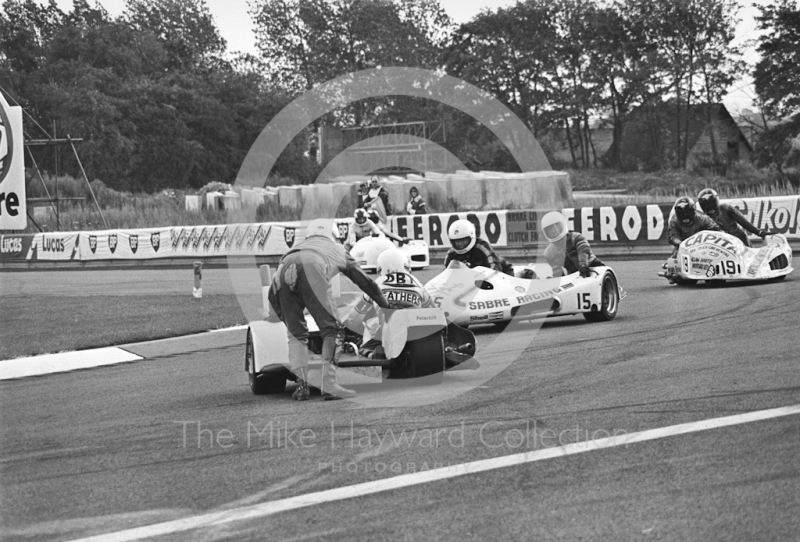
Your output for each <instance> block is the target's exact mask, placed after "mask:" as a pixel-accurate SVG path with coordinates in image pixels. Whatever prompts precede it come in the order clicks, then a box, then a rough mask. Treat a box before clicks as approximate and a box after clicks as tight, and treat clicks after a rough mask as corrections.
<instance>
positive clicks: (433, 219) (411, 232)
mask: <svg viewBox="0 0 800 542" xmlns="http://www.w3.org/2000/svg"><path fill="white" fill-rule="evenodd" d="M507 212H508V211H478V212H474V213H443V214H434V215H411V216H393V217H391V220H390V224H391V228H392V231H393V232H394V233H396V234H397V235H399V236H400V237H410V238H411V239H422V240H423V241H425V242H426V243H428V246H431V247H437V246H449V245H450V239H449V238H448V237H447V230H448V228H449V227H450V224H452V223H453V222H455V221H456V220H460V219H466V220H469V221H470V222H472V223H473V224H474V225H475V230H476V231H477V232H478V237H480V238H482V239H485V240H487V241H489V243H491V244H492V246H496V247H504V246H507V244H508V239H507V232H506V213H507Z"/></svg>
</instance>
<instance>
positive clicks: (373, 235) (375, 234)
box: [372, 233, 381, 237]
mask: <svg viewBox="0 0 800 542" xmlns="http://www.w3.org/2000/svg"><path fill="white" fill-rule="evenodd" d="M380 236H381V234H380V233H373V234H372V237H380Z"/></svg>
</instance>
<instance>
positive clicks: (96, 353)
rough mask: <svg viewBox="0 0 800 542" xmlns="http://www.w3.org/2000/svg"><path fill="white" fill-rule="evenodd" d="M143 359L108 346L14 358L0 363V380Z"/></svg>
mask: <svg viewBox="0 0 800 542" xmlns="http://www.w3.org/2000/svg"><path fill="white" fill-rule="evenodd" d="M140 359H144V358H142V357H141V356H137V355H136V354H132V353H131V352H128V351H127V350H123V349H122V348H117V347H116V346H109V347H107V348H95V349H94V350H78V351H76V352H61V353H60V354H44V355H42V356H32V357H29V358H16V359H7V360H3V361H0V380H8V379H11V378H24V377H26V376H39V375H46V374H51V373H64V372H67V371H75V370H78V369H89V368H91V367H102V366H104V365H115V364H117V363H126V362H129V361H138V360H140Z"/></svg>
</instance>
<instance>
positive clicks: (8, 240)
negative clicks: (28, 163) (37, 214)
mask: <svg viewBox="0 0 800 542" xmlns="http://www.w3.org/2000/svg"><path fill="white" fill-rule="evenodd" d="M32 242H33V235H30V234H28V235H23V234H20V235H0V261H12V260H24V259H25V258H27V257H28V251H29V250H30V249H31V243H32Z"/></svg>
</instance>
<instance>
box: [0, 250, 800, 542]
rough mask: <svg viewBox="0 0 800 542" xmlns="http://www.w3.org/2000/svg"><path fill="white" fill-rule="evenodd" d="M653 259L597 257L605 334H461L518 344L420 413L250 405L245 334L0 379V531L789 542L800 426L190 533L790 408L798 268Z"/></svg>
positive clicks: (798, 483)
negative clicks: (620, 291)
mask: <svg viewBox="0 0 800 542" xmlns="http://www.w3.org/2000/svg"><path fill="white" fill-rule="evenodd" d="M659 263H660V262H654V261H649V262H616V263H614V264H613V266H614V268H615V269H616V271H617V272H618V274H619V277H620V281H621V283H622V285H623V286H624V287H625V289H626V290H627V291H628V294H629V295H628V298H627V299H625V300H624V301H623V302H622V304H621V307H620V314H619V317H618V318H617V319H616V320H615V321H613V322H610V323H602V324H590V323H587V322H585V321H584V319H583V318H581V317H564V318H558V319H550V320H548V321H547V322H545V323H544V325H542V326H541V329H539V326H538V325H534V324H522V325H520V326H516V327H512V328H509V329H508V330H506V331H505V332H504V333H503V334H502V335H500V334H499V333H498V332H497V330H496V329H495V328H484V329H478V330H477V331H476V333H477V334H478V341H479V343H480V344H487V343H489V342H490V341H496V342H495V343H494V344H493V346H492V349H493V350H494V351H495V352H504V350H503V348H506V345H508V344H510V343H511V342H514V341H519V339H520V338H521V337H522V338H524V340H526V341H527V340H529V342H530V346H529V347H528V348H527V349H525V351H524V352H523V353H522V355H521V356H519V358H518V359H516V360H515V361H514V362H513V363H512V364H510V365H509V366H508V367H507V368H506V369H505V370H503V371H502V372H500V373H499V374H498V375H497V376H495V377H494V378H492V379H491V380H488V381H487V382H482V383H480V384H479V385H477V387H475V389H472V390H471V391H469V392H468V393H463V394H461V395H458V396H456V397H453V398H450V399H448V400H447V401H444V402H440V403H435V404H432V405H428V406H420V407H413V408H385V407H384V408H367V407H364V406H362V405H360V404H357V403H351V402H348V401H335V402H324V401H321V400H320V399H319V398H312V400H311V401H308V402H305V403H297V402H294V401H291V400H290V396H289V394H290V393H291V389H292V387H291V386H289V387H288V388H287V392H286V393H285V394H284V395H281V396H254V395H252V394H251V393H250V391H249V388H248V386H247V377H246V374H245V373H244V363H243V356H244V348H243V343H244V332H243V331H229V332H219V333H214V334H209V335H204V336H201V337H194V338H185V339H171V340H166V341H157V342H153V343H146V344H139V345H136V346H132V347H130V350H131V351H133V352H135V353H137V354H139V355H142V356H144V357H145V358H146V359H145V360H143V361H140V362H134V363H126V364H122V365H118V366H109V367H104V368H98V369H91V370H86V371H78V372H73V373H63V374H52V375H47V376H43V377H34V378H27V379H22V380H16V381H4V382H0V407H2V410H0V413H1V415H2V420H1V423H0V450H1V452H0V454H1V457H2V459H0V461H1V464H2V467H0V468H1V469H2V470H1V471H0V472H1V474H0V483H1V484H2V490H0V510H2V532H3V534H4V536H5V538H7V539H9V540H27V539H36V540H39V539H57V540H67V539H74V538H80V537H85V536H91V535H100V534H104V533H115V532H119V531H124V530H126V529H132V528H135V527H139V526H144V525H156V526H157V525H160V524H163V523H164V522H169V521H172V520H177V519H182V518H188V520H189V523H188V524H187V525H189V527H187V528H186V529H182V530H178V531H177V532H172V533H171V534H167V535H166V536H163V537H161V538H162V539H170V540H263V539H269V540H298V539H303V540H305V539H318V538H325V539H339V540H398V539H401V540H419V539H428V540H453V539H474V540H490V539H500V538H501V537H502V538H506V539H512V540H649V539H658V540H748V541H750V540H796V539H797V538H796V537H797V533H798V532H800V517H798V513H797V512H798V510H800V454H798V453H797V450H798V449H800V416H798V415H791V416H784V417H780V418H774V419H768V420H764V421H758V422H753V423H747V424H739V425H731V426H728V427H723V428H717V429H710V430H707V431H698V432H692V433H688V434H682V435H678V436H672V437H668V438H664V439H659V440H651V441H647V442H639V443H635V444H627V445H619V446H614V447H610V448H607V449H603V450H597V451H590V452H586V453H581V454H577V455H569V456H565V457H556V458H552V459H547V460H543V461H537V462H533V463H526V464H522V465H517V466H513V467H507V468H500V469H493V470H488V471H486V472H481V473H477V474H467V475H464V476H458V477H451V478H447V479H444V480H440V481H435V482H430V483H424V484H418V485H413V486H411V487H407V488H403V489H394V490H390V491H384V492H379V493H375V494H372V495H368V496H362V497H355V498H350V499H342V500H335V501H333V502H329V503H326V504H320V505H314V506H309V507H304V508H299V509H296V510H290V511H286V512H281V513H277V514H271V515H263V514H262V515H257V516H255V517H250V518H241V517H239V519H237V520H236V521H229V522H225V523H217V524H213V525H203V524H202V519H201V520H196V518H197V516H202V515H203V514H207V513H213V512H224V511H228V512H230V514H231V515H232V516H236V514H238V513H239V512H240V511H241V510H242V508H243V507H248V506H251V505H258V504H260V503H266V502H269V501H275V500H277V499H283V498H287V497H294V496H302V495H308V494H311V493H314V492H319V491H322V490H327V489H332V488H341V487H346V486H352V485H355V484H359V483H362V482H368V481H373V480H385V479H390V478H392V477H396V476H398V475H401V474H409V473H413V472H418V471H421V470H425V469H432V468H435V467H442V466H454V465H459V464H462V463H466V462H471V461H476V460H481V459H487V458H496V457H501V456H508V455H512V454H517V453H520V452H527V451H536V450H543V449H547V448H552V447H555V446H557V445H559V444H569V443H575V442H586V441H589V440H592V439H597V438H602V437H607V436H609V435H618V436H620V435H621V436H624V435H626V434H632V433H636V432H639V431H645V430H649V429H653V428H661V427H668V426H674V425H676V424H683V423H687V422H695V421H700V420H708V419H712V418H720V417H725V416H731V415H736V414H743V413H749V412H754V411H762V410H766V409H773V408H778V407H786V406H793V405H798V404H800V370H798V361H799V360H798V350H800V349H798V346H800V341H799V340H798V336H797V332H798V323H800V318H799V317H798V311H797V309H798V306H800V281H798V280H797V278H796V276H794V277H790V278H788V279H787V280H786V281H784V282H779V283H762V284H739V285H728V286H726V287H722V288H710V287H705V286H703V285H702V284H701V285H699V286H696V287H685V288H678V287H670V286H667V284H666V281H664V280H663V279H659V278H658V277H656V276H655V273H656V271H657V270H658V267H659ZM154 273H159V272H157V271H155V272H154ZM161 273H163V272H161ZM795 275H796V274H795ZM494 345H496V346H494ZM501 355H502V354H501ZM491 363H492V362H491V360H490V361H489V362H488V363H486V364H485V365H487V366H488V365H491ZM482 370H483V369H482ZM478 373H480V371H477V372H475V373H471V372H460V373H455V374H448V375H446V377H445V384H444V386H448V385H456V384H460V385H465V384H466V383H469V382H470V379H474V380H475V381H476V382H477V381H478V380H480V379H479V378H478V376H479V374H478ZM431 389H433V388H431ZM428 391H430V390H428ZM359 392H360V393H361V394H362V395H369V394H374V393H376V392H375V391H374V390H371V389H369V387H363V388H361V389H359ZM415 431H416V433H415ZM303 435H305V436H303ZM403 435H405V437H403ZM379 438H381V439H384V440H383V444H380V445H379V442H378V440H379ZM237 517H238V516H237ZM193 521H194V522H193ZM111 539H113V538H111Z"/></svg>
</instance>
